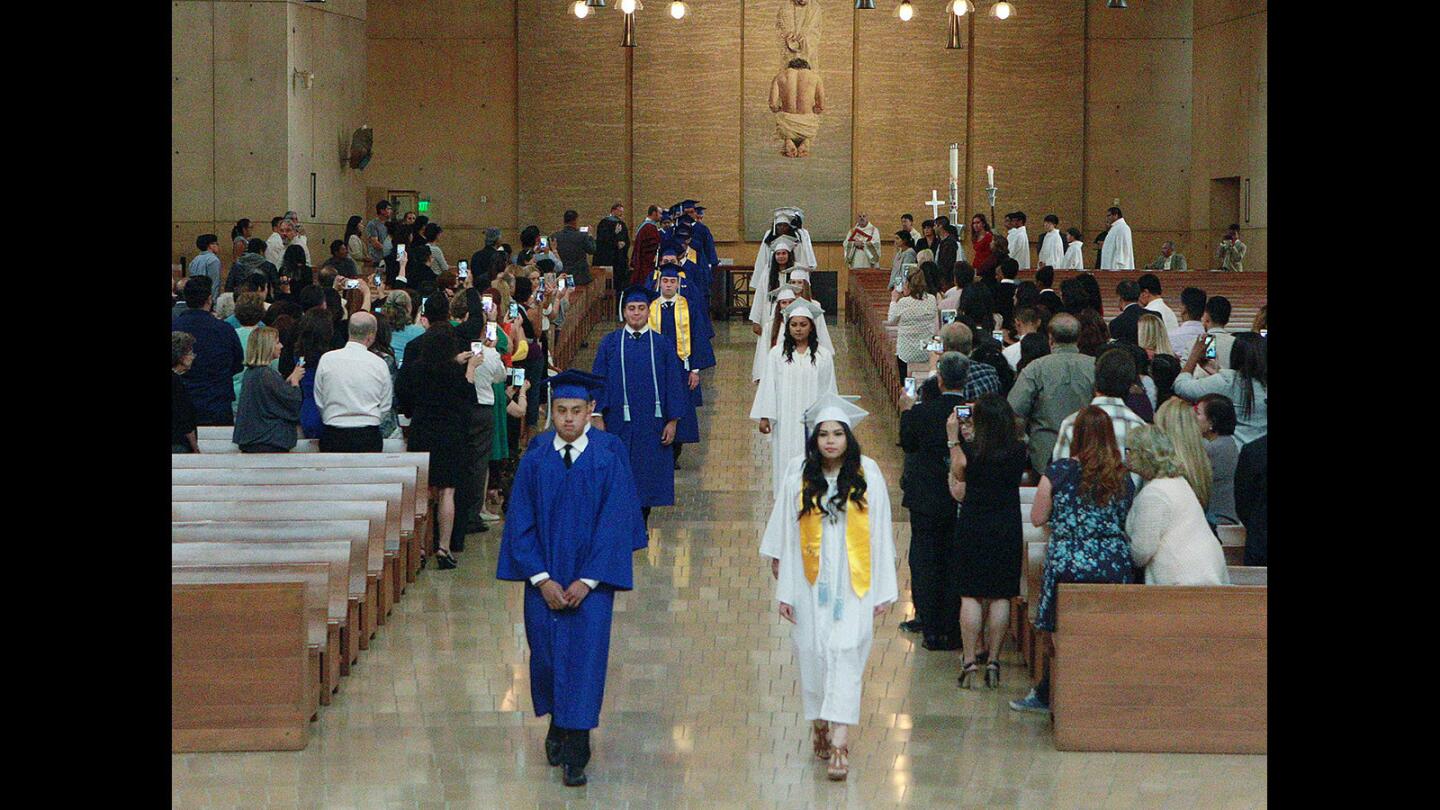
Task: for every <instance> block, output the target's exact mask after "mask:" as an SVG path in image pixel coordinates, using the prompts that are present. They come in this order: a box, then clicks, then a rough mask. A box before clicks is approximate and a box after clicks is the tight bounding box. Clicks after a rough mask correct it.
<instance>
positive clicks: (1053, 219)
mask: <svg viewBox="0 0 1440 810" xmlns="http://www.w3.org/2000/svg"><path fill="white" fill-rule="evenodd" d="M1045 221H1046V222H1048V223H1050V224H1051V225H1054V226H1055V227H1057V228H1058V227H1060V217H1057V216H1055V215H1054V214H1046V215H1045Z"/></svg>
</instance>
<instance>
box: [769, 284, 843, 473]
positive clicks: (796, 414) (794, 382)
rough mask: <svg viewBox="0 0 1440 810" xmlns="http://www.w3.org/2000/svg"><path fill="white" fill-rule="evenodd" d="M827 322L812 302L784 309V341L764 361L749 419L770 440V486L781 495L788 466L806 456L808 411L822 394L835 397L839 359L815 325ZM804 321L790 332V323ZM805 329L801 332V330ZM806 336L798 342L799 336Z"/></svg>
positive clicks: (776, 345)
mask: <svg viewBox="0 0 1440 810" xmlns="http://www.w3.org/2000/svg"><path fill="white" fill-rule="evenodd" d="M821 317H823V316H822V315H821V314H820V313H819V312H818V311H816V309H815V307H814V305H812V304H811V303H810V302H809V301H805V300H803V299H797V300H796V301H795V302H794V303H792V304H791V305H790V306H788V307H786V308H785V335H783V336H782V337H781V339H780V340H778V341H776V342H775V345H774V346H773V347H772V348H771V349H770V352H769V353H768V354H767V355H766V358H765V370H764V372H763V373H762V374H761V375H760V385H759V386H757V387H756V388H755V401H754V402H753V403H752V404H751V406H750V418H751V419H754V420H755V421H757V422H759V423H760V432H761V433H766V434H769V436H770V485H771V488H772V490H778V488H779V485H780V478H781V474H782V473H783V472H784V471H785V464H786V463H787V462H788V461H789V460H790V459H791V458H792V457H794V456H797V455H799V454H801V453H803V452H805V425H804V417H805V409H806V408H809V407H810V406H811V405H813V404H814V403H815V400H816V399H817V398H818V397H820V396H821V395H823V394H826V393H831V394H833V393H835V391H836V388H835V355H834V354H833V353H832V352H831V351H830V350H829V349H827V348H825V347H824V346H821V345H819V341H817V340H816V338H815V332H816V330H815V321H817V320H819V319H820V318H821ZM797 319H798V320H800V321H803V322H804V323H803V325H801V326H796V327H794V328H793V329H792V325H791V322H792V321H796V320H797ZM802 326H803V328H802ZM797 331H798V332H802V336H801V337H796V336H795V333H796V332H797Z"/></svg>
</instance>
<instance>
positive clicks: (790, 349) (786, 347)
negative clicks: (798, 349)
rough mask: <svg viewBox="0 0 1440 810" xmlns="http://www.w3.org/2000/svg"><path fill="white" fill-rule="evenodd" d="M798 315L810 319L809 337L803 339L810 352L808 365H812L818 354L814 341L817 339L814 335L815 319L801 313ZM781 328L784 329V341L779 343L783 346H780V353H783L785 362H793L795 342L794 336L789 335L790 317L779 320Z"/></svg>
mask: <svg viewBox="0 0 1440 810" xmlns="http://www.w3.org/2000/svg"><path fill="white" fill-rule="evenodd" d="M799 317H802V318H805V320H807V321H810V337H808V338H806V339H805V343H806V348H807V349H808V350H809V352H810V365H812V366H813V365H815V363H816V362H817V360H816V356H817V355H818V354H819V352H818V351H817V347H816V341H817V339H818V338H817V337H816V331H815V321H813V320H811V319H810V317H809V316H808V315H801V316H799ZM781 328H783V329H784V330H785V340H784V342H783V343H782V344H781V345H782V346H783V348H782V349H781V350H780V351H781V353H782V354H784V355H785V362H787V363H793V362H795V346H796V344H795V338H793V337H791V335H790V319H789V318H786V319H785V320H783V321H781Z"/></svg>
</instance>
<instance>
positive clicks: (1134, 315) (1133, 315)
mask: <svg viewBox="0 0 1440 810" xmlns="http://www.w3.org/2000/svg"><path fill="white" fill-rule="evenodd" d="M1115 294H1116V295H1118V296H1119V297H1120V303H1121V308H1120V314H1119V315H1116V316H1115V319H1114V320H1112V321H1111V322H1110V337H1111V338H1113V339H1114V340H1117V341H1119V342H1120V343H1133V344H1136V345H1139V344H1140V334H1139V331H1140V316H1141V315H1144V314H1145V307H1143V306H1141V305H1140V285H1139V284H1136V283H1135V282H1133V281H1131V280H1130V279H1128V278H1127V279H1125V280H1124V281H1122V282H1120V283H1119V284H1117V285H1115Z"/></svg>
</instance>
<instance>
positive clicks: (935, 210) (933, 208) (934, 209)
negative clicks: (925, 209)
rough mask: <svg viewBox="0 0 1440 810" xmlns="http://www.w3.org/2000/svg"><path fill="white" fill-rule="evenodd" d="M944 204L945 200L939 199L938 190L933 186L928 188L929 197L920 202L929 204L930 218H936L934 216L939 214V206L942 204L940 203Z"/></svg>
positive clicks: (936, 216)
mask: <svg viewBox="0 0 1440 810" xmlns="http://www.w3.org/2000/svg"><path fill="white" fill-rule="evenodd" d="M944 204H945V200H942V199H940V192H939V191H938V190H936V189H933V188H932V189H930V199H928V200H926V201H925V202H924V203H922V205H928V206H930V218H931V219H936V218H938V217H939V216H940V206H942V205H944Z"/></svg>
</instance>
